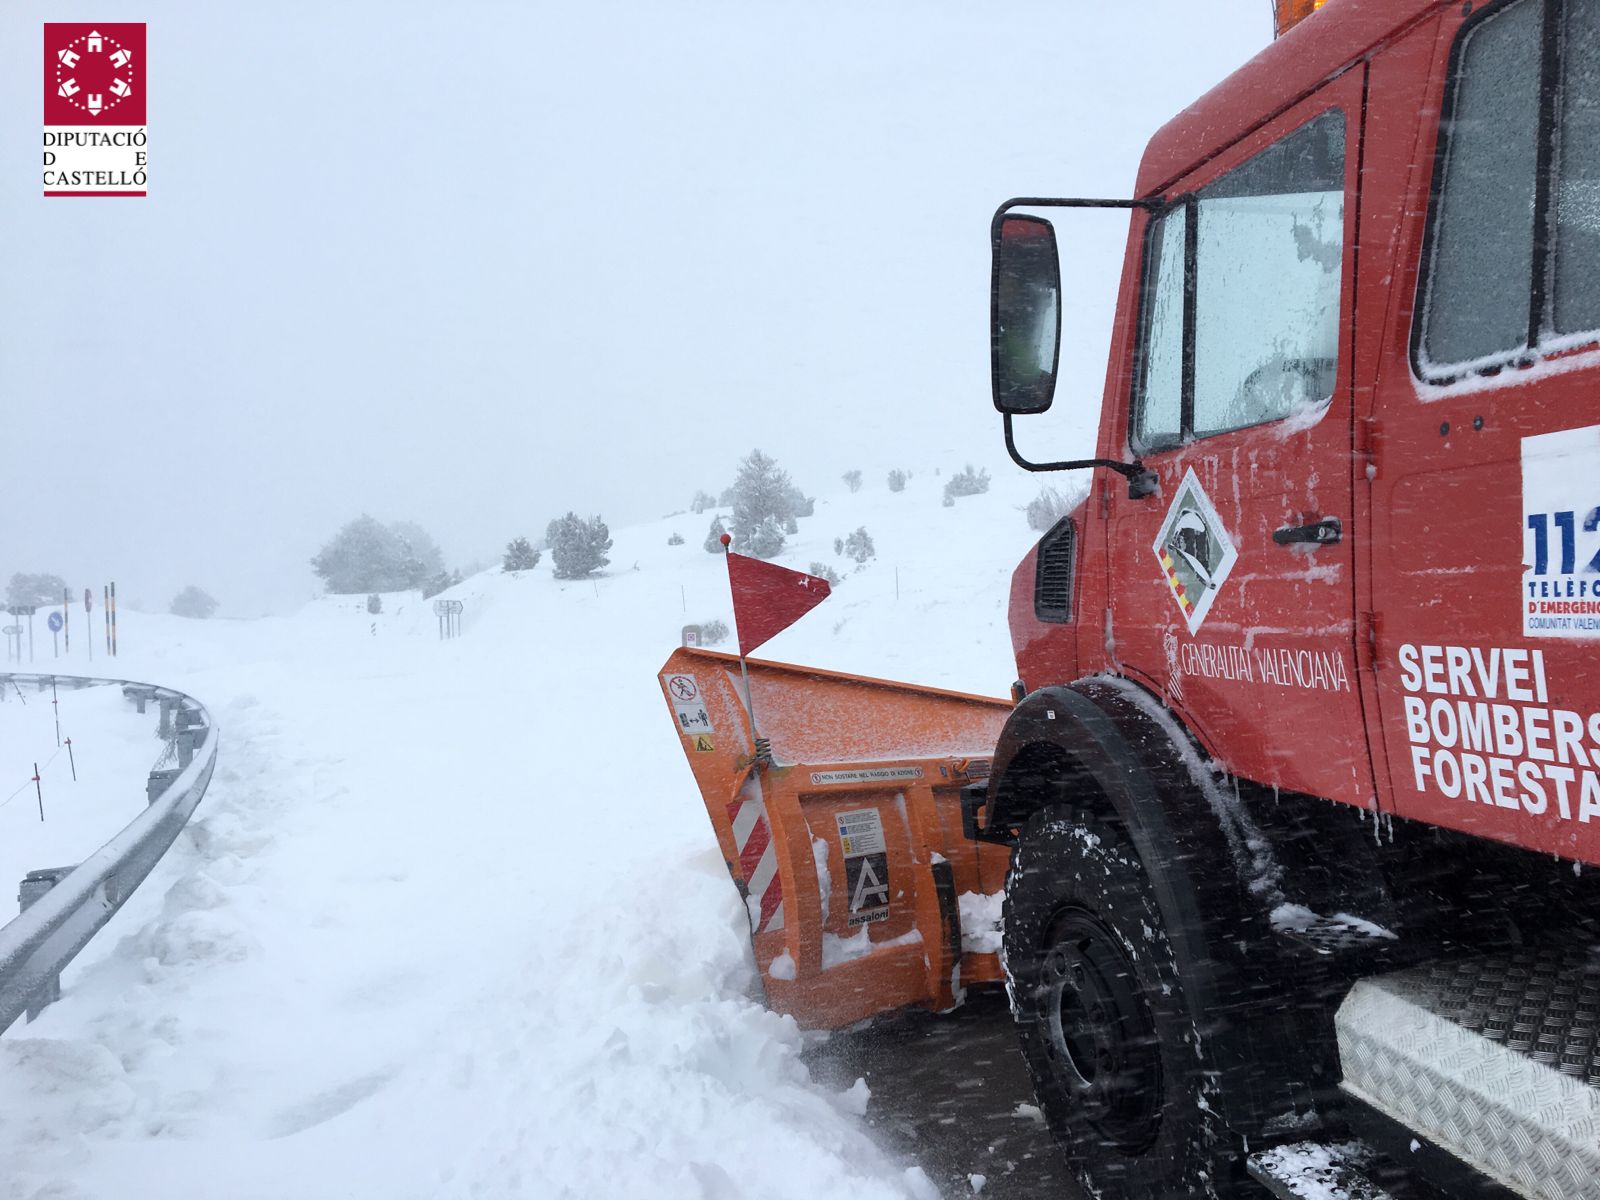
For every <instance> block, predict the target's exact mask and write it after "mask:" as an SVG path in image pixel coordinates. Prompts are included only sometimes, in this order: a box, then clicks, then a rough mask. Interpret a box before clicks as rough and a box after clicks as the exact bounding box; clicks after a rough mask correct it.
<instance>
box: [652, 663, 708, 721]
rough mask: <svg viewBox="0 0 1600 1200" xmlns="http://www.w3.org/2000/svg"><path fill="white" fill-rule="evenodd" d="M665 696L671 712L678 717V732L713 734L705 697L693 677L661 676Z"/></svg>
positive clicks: (698, 683) (697, 681) (698, 682)
mask: <svg viewBox="0 0 1600 1200" xmlns="http://www.w3.org/2000/svg"><path fill="white" fill-rule="evenodd" d="M661 682H662V683H663V684H664V685H665V686H666V689H667V696H668V698H669V699H670V700H671V701H672V711H673V712H674V713H676V714H677V717H678V732H679V733H683V734H689V733H713V732H715V731H714V730H713V729H712V728H711V717H710V716H709V715H708V714H707V712H706V703H705V697H704V696H703V695H701V692H700V681H699V680H698V679H696V678H695V677H694V676H693V675H663V676H662V677H661Z"/></svg>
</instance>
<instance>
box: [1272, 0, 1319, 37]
mask: <svg viewBox="0 0 1600 1200" xmlns="http://www.w3.org/2000/svg"><path fill="white" fill-rule="evenodd" d="M1327 2H1328V0H1272V17H1273V26H1274V30H1275V32H1274V34H1273V36H1274V37H1282V36H1283V35H1284V34H1286V33H1288V32H1289V30H1291V29H1293V28H1294V27H1295V26H1296V25H1298V24H1300V22H1301V21H1304V20H1305V19H1306V18H1307V17H1309V16H1310V15H1311V14H1312V13H1314V12H1316V11H1317V9H1319V8H1321V7H1322V6H1323V5H1324V4H1326V3H1327Z"/></svg>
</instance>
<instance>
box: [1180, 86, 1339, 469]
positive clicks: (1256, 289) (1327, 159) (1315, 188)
mask: <svg viewBox="0 0 1600 1200" xmlns="http://www.w3.org/2000/svg"><path fill="white" fill-rule="evenodd" d="M1199 199H1200V211H1199V229H1200V237H1199V243H1198V248H1199V261H1198V272H1199V274H1198V280H1197V292H1196V297H1195V360H1194V361H1195V382H1194V434H1195V436H1196V437H1205V436H1206V435H1208V434H1213V433H1225V432H1227V431H1228V430H1231V429H1243V428H1245V427H1246V426H1249V425H1260V424H1262V423H1264V422H1266V421H1276V420H1278V419H1279V418H1280V417H1286V416H1288V415H1289V414H1290V413H1293V412H1296V411H1299V410H1304V409H1307V408H1311V407H1313V406H1315V405H1319V404H1323V403H1325V402H1326V401H1327V400H1328V398H1329V397H1331V396H1332V395H1333V379H1334V374H1335V371H1336V370H1337V367H1338V361H1339V282H1340V280H1341V278H1342V277H1343V268H1344V114H1343V113H1342V112H1339V111H1338V110H1334V111H1331V112H1327V113H1324V114H1323V115H1321V116H1320V117H1317V118H1316V119H1315V120H1313V121H1311V122H1310V123H1308V124H1306V125H1303V126H1301V127H1300V128H1299V129H1297V130H1296V131H1295V132H1294V133H1291V134H1290V135H1289V136H1288V137H1286V138H1284V139H1283V140H1282V141H1280V142H1277V143H1275V144H1274V145H1272V146H1269V147H1268V148H1267V149H1265V150H1263V151H1262V152H1261V153H1260V154H1257V155H1256V156H1255V157H1254V158H1252V159H1250V160H1249V161H1248V162H1246V163H1244V164H1243V165H1242V166H1239V167H1236V168H1235V169H1234V170H1232V171H1230V172H1228V174H1226V175H1224V176H1223V177H1222V178H1221V179H1219V180H1217V181H1216V182H1215V183H1213V184H1211V185H1210V186H1208V187H1206V188H1203V189H1202V190H1201V191H1200V197H1199Z"/></svg>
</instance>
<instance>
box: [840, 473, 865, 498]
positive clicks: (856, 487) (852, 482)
mask: <svg viewBox="0 0 1600 1200" xmlns="http://www.w3.org/2000/svg"><path fill="white" fill-rule="evenodd" d="M839 478H841V479H843V480H844V484H845V486H846V487H847V488H849V489H850V494H851V495H852V496H853V495H855V494H856V493H857V492H859V491H860V490H861V472H860V471H859V470H853V471H846V472H845V473H844V474H843V475H841V476H840V477H839Z"/></svg>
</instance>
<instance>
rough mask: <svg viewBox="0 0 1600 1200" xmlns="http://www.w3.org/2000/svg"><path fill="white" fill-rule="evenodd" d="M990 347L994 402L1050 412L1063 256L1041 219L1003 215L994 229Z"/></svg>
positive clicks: (1017, 410) (1003, 407)
mask: <svg viewBox="0 0 1600 1200" xmlns="http://www.w3.org/2000/svg"><path fill="white" fill-rule="evenodd" d="M991 241H992V244H993V251H994V276H993V279H992V281H991V285H990V307H989V349H990V364H991V369H992V374H993V378H994V406H995V408H997V409H999V410H1000V411H1001V412H1003V413H1007V414H1012V415H1020V414H1023V413H1042V412H1046V411H1048V409H1049V408H1050V402H1051V400H1052V399H1054V397H1055V391H1056V359H1057V355H1058V354H1059V353H1060V349H1061V260H1060V258H1059V257H1058V256H1057V253H1056V231H1055V227H1054V226H1053V225H1051V224H1050V222H1049V221H1046V220H1044V219H1043V218H1040V217H1030V216H1016V215H1012V214H1009V213H1007V214H1005V215H1004V216H1002V217H1000V219H999V220H997V221H996V222H995V223H994V225H993V227H992V233H991Z"/></svg>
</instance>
